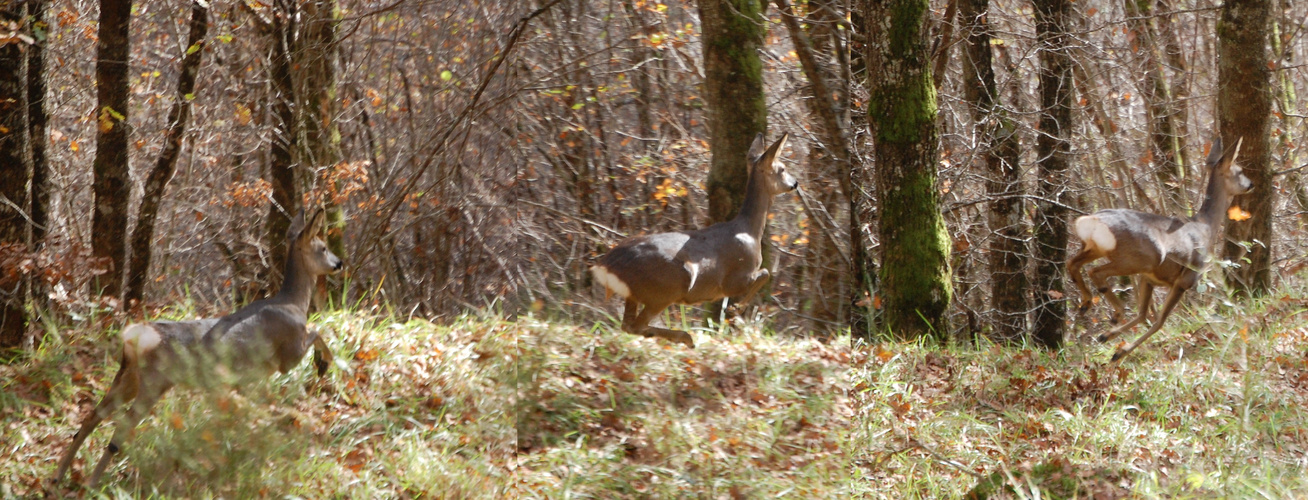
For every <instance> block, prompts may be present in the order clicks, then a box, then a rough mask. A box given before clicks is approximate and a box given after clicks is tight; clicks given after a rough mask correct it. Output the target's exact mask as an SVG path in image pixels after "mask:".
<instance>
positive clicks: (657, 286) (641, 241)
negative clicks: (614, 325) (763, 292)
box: [590, 134, 799, 347]
mask: <svg viewBox="0 0 1308 500" xmlns="http://www.w3.org/2000/svg"><path fill="white" fill-rule="evenodd" d="M788 137H789V134H782V135H781V139H778V140H777V142H776V143H773V144H772V146H771V147H769V148H767V150H766V151H765V150H764V149H763V146H764V142H763V134H759V135H758V136H757V137H755V138H754V144H753V145H752V146H750V148H749V181H748V184H747V185H746V187H745V200H744V202H743V203H742V205H741V207H740V214H738V215H736V218H734V219H732V220H729V221H727V222H720V223H717V224H714V225H712V226H709V227H707V228H705V229H700V230H697V231H677V232H671V233H658V234H649V235H645V236H639V237H636V238H631V239H628V240H626V241H623V242H622V243H619V244H618V246H616V247H613V249H612V250H609V252H608V253H607V254H605V255H604V256H603V257H601V258H600V259H599V262H597V263H596V264H595V265H594V266H593V267H591V268H590V271H591V273H592V274H593V275H594V276H595V281H598V282H599V283H600V284H602V285H604V287H605V288H607V289H608V290H609V291H611V292H612V293H616V294H618V295H621V296H622V297H623V298H624V299H626V306H625V309H624V310H623V312H622V329H623V330H625V331H627V332H628V333H632V334H636V335H642V336H645V337H661V338H664V339H667V340H670V341H675V342H681V343H683V344H686V345H687V346H690V347H694V346H695V341H694V339H693V338H691V336H690V334H689V333H686V332H683V331H680V330H670V329H667V328H657V327H653V326H649V322H650V320H652V319H654V317H656V316H658V314H659V313H660V312H663V310H664V309H666V308H667V307H668V306H670V305H672V304H676V303H682V304H694V303H699V302H705V301H709V300H717V299H721V298H723V297H738V298H739V301H738V302H745V301H748V300H749V299H750V298H752V297H753V295H754V294H755V293H757V292H758V290H759V289H760V288H762V287H763V285H764V284H766V283H767V282H768V280H769V279H770V277H771V276H770V274H769V273H768V270H767V269H766V268H760V267H759V265H761V264H762V263H763V254H762V247H761V246H760V243H759V238H762V237H763V229H764V227H765V226H766V225H767V222H768V220H767V216H768V209H769V208H771V206H772V198H773V197H774V196H776V195H779V194H782V193H785V192H788V191H791V190H794V189H796V188H798V187H799V181H796V180H795V178H794V177H791V176H790V174H788V173H786V167H785V165H783V164H782V163H781V161H780V159H778V156H779V155H780V153H781V148H782V147H784V146H785V144H786V139H787V138H788ZM642 305H643V306H644V309H641V310H640V312H639V314H637V311H636V309H637V308H639V307H640V306H642Z"/></svg>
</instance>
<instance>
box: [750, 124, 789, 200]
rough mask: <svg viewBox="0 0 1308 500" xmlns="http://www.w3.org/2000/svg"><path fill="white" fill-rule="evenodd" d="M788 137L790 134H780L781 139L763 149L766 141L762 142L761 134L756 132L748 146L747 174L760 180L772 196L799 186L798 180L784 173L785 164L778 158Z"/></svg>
mask: <svg viewBox="0 0 1308 500" xmlns="http://www.w3.org/2000/svg"><path fill="white" fill-rule="evenodd" d="M789 138H790V134H782V135H781V139H779V140H778V141H777V142H776V143H774V144H772V147H768V148H767V149H766V150H765V149H763V148H764V147H765V146H766V144H767V143H765V142H763V134H758V135H757V136H755V137H754V143H753V144H752V145H750V147H749V156H748V158H749V165H750V172H749V175H750V177H753V178H756V179H760V180H762V181H763V187H764V188H765V189H766V190H767V193H768V194H769V195H772V196H776V195H779V194H782V193H785V192H788V191H793V190H795V189H797V188H799V181H797V180H795V178H794V177H793V176H791V175H790V174H789V173H786V165H785V164H783V163H782V162H781V159H780V154H779V153H780V152H781V150H782V148H785V147H786V140H787V139H789Z"/></svg>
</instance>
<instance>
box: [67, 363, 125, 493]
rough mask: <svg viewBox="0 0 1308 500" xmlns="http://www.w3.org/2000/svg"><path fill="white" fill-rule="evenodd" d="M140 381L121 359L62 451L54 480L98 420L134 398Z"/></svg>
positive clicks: (107, 416) (69, 462) (75, 454)
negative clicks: (62, 454) (98, 401)
mask: <svg viewBox="0 0 1308 500" xmlns="http://www.w3.org/2000/svg"><path fill="white" fill-rule="evenodd" d="M140 383H141V379H140V373H139V372H138V371H137V370H136V367H135V365H134V364H132V363H130V362H128V361H127V360H126V359H123V363H122V366H120V367H119V368H118V374H117V375H115V376H114V381H113V383H112V384H111V385H110V386H109V391H108V392H106V393H105V394H104V397H103V398H101V399H100V403H99V404H97V405H96V406H95V409H94V410H91V413H90V414H89V415H87V416H86V419H85V420H83V421H82V427H81V428H79V429H78V430H77V433H76V434H74V435H73V442H72V443H69V444H68V450H66V451H64V456H63V458H62V459H61V460H59V469H58V470H56V471H55V475H54V482H56V483H58V482H59V481H63V479H64V474H67V473H68V469H69V468H70V467H72V465H73V459H74V458H76V457H77V449H78V448H81V447H82V444H83V443H85V442H86V438H88V437H90V436H91V432H93V431H95V428H96V427H98V426H99V425H100V422H103V421H104V420H105V419H106V418H109V417H110V416H112V415H113V414H114V412H115V411H117V410H118V408H119V407H121V406H122V405H124V404H126V403H128V402H130V401H132V400H133V399H136V393H137V390H138V389H139V388H140Z"/></svg>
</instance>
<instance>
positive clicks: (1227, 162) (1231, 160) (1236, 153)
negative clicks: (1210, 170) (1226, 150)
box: [1221, 137, 1244, 169]
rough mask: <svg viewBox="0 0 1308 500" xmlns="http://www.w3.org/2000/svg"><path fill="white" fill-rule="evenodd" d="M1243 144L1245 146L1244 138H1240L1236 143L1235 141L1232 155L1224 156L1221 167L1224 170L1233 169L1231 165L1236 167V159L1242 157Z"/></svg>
mask: <svg viewBox="0 0 1308 500" xmlns="http://www.w3.org/2000/svg"><path fill="white" fill-rule="evenodd" d="M1241 144H1244V137H1241V138H1239V139H1236V141H1235V149H1234V150H1233V151H1231V154H1229V155H1226V156H1224V157H1223V158H1222V165H1221V167H1222V168H1223V169H1229V168H1231V165H1235V160H1236V158H1239V157H1240V145H1241Z"/></svg>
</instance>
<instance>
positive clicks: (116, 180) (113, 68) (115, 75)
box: [91, 0, 132, 298]
mask: <svg viewBox="0 0 1308 500" xmlns="http://www.w3.org/2000/svg"><path fill="white" fill-rule="evenodd" d="M131 21H132V2H131V0H100V30H99V43H98V44H97V45H96V53H95V94H96V102H97V104H96V111H95V117H96V124H97V128H98V130H99V132H98V133H97V134H96V136H95V162H94V164H93V165H94V166H93V170H94V174H95V180H94V182H93V183H92V189H93V190H94V192H95V208H94V213H93V215H92V217H91V252H92V254H93V255H94V256H95V257H97V258H100V259H105V261H106V265H107V266H108V269H107V272H105V273H104V274H102V275H100V276H99V277H97V279H96V281H95V285H94V286H95V292H96V293H98V294H101V295H103V296H107V297H115V298H117V297H118V295H119V293H120V292H121V291H122V285H123V268H124V267H125V264H126V263H127V204H128V201H129V199H130V198H131V194H132V188H131V185H130V181H131V179H130V173H131V169H130V168H129V167H128V164H127V161H128V155H127V132H128V122H127V118H128V102H127V99H128V96H127V94H128V77H129V75H128V66H129V64H128V63H129V59H130V58H131V45H130V43H131V42H130V38H129V35H130V27H131Z"/></svg>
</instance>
